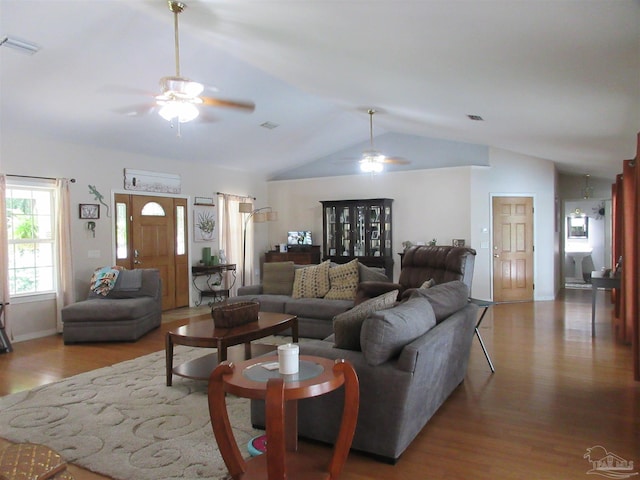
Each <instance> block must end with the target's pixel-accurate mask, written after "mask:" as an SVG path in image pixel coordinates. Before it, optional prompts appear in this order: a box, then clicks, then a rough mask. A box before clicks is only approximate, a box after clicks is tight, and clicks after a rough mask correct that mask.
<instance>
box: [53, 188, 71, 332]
mask: <svg viewBox="0 0 640 480" xmlns="http://www.w3.org/2000/svg"><path fill="white" fill-rule="evenodd" d="M55 197H56V200H55V209H56V218H55V222H56V233H57V235H56V236H57V242H56V246H57V251H56V254H57V257H58V258H57V262H58V290H57V292H56V312H57V317H56V326H57V329H58V332H62V316H61V310H62V307H64V306H65V305H69V304H71V303H73V302H75V293H74V291H73V263H72V252H71V200H70V194H69V180H67V179H66V178H58V179H56V196H55Z"/></svg>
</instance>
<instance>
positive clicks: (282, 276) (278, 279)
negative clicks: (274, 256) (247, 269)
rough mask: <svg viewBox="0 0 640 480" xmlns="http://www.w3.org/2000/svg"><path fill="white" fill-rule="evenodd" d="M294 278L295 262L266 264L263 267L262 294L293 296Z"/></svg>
mask: <svg viewBox="0 0 640 480" xmlns="http://www.w3.org/2000/svg"><path fill="white" fill-rule="evenodd" d="M293 278H294V269H293V262H273V263H265V264H264V265H263V267H262V293H265V294H269V295H291V292H292V291H293Z"/></svg>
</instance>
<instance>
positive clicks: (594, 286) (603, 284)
mask: <svg viewBox="0 0 640 480" xmlns="http://www.w3.org/2000/svg"><path fill="white" fill-rule="evenodd" d="M598 288H604V289H607V290H611V289H612V288H618V289H619V288H620V277H616V276H613V277H605V276H604V275H603V274H602V272H591V338H595V336H596V297H597V296H598Z"/></svg>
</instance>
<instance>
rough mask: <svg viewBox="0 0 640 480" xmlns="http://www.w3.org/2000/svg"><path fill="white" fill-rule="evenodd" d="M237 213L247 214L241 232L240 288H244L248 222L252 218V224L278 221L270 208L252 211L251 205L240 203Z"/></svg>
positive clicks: (276, 215)
mask: <svg viewBox="0 0 640 480" xmlns="http://www.w3.org/2000/svg"><path fill="white" fill-rule="evenodd" d="M239 205H240V206H239V208H238V210H239V212H240V213H247V214H248V215H247V217H246V218H245V219H244V230H243V232H242V286H243V287H244V285H245V283H244V271H245V270H246V268H245V261H246V257H247V225H249V220H251V219H252V218H253V223H264V222H273V221H275V220H278V212H274V211H273V209H272V208H271V207H262V208H256V209H255V210H254V209H253V203H240V204H239Z"/></svg>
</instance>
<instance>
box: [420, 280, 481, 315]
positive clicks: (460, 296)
mask: <svg viewBox="0 0 640 480" xmlns="http://www.w3.org/2000/svg"><path fill="white" fill-rule="evenodd" d="M415 296H420V297H423V298H426V299H427V300H429V303H430V304H431V306H432V307H433V311H434V313H435V315H436V322H438V323H440V322H441V321H442V320H444V319H445V318H447V317H449V316H450V315H452V314H453V313H455V312H457V311H458V310H460V309H461V308H462V307H464V306H465V305H466V304H467V303H469V288H468V287H467V285H466V284H465V283H464V282H463V281H462V280H454V281H453V282H446V283H441V284H440V285H435V286H433V287H431V288H426V289H425V288H419V289H415V290H414V291H413V293H412V295H411V298H412V297H415Z"/></svg>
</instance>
